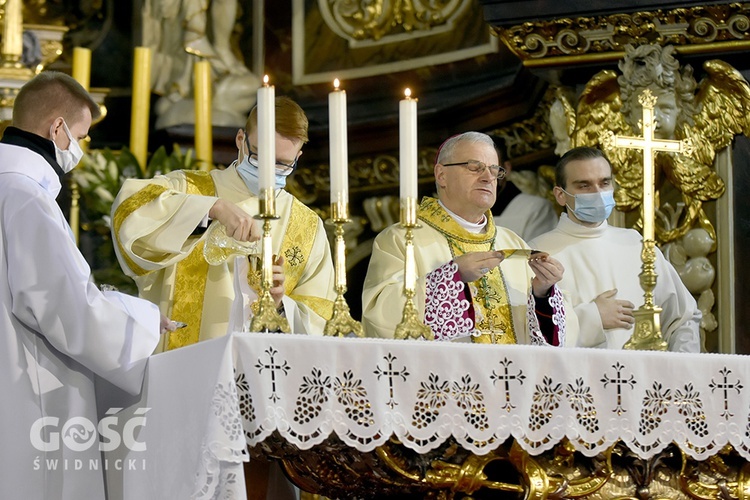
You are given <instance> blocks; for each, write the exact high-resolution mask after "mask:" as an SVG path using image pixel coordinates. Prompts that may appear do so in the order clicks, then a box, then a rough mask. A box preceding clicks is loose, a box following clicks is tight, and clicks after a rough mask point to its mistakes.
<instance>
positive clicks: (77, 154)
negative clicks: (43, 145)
mask: <svg viewBox="0 0 750 500" xmlns="http://www.w3.org/2000/svg"><path fill="white" fill-rule="evenodd" d="M63 130H64V131H65V135H67V136H68V139H69V140H70V145H69V146H68V149H66V150H64V151H63V150H62V149H60V148H59V147H58V146H57V143H56V142H55V141H54V140H53V141H52V144H54V145H55V159H57V164H58V165H60V168H61V169H62V171H63V172H65V173H66V174H67V173H68V172H70V171H71V170H73V169H74V168H76V165H78V162H79V161H81V158H83V150H82V149H81V146H80V145H79V144H78V141H77V140H75V138H74V137H73V134H71V133H70V130H69V129H68V125H67V124H66V123H65V121H64V120H63ZM51 135H52V129H50V136H51Z"/></svg>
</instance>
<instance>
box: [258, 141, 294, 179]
mask: <svg viewBox="0 0 750 500" xmlns="http://www.w3.org/2000/svg"><path fill="white" fill-rule="evenodd" d="M245 143H246V144H247V150H248V151H249V152H250V158H249V160H250V163H251V164H252V165H253V166H254V167H258V153H253V148H251V147H250V141H249V140H248V138H247V135H245ZM295 168H297V158H295V159H294V161H293V162H292V163H284V162H282V161H278V160H276V173H277V174H279V175H289V174H291V173H292V172H293V171H294V169H295Z"/></svg>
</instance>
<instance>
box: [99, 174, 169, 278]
mask: <svg viewBox="0 0 750 500" xmlns="http://www.w3.org/2000/svg"><path fill="white" fill-rule="evenodd" d="M166 190H167V188H165V187H164V186H157V185H155V184H152V185H150V186H146V187H145V188H143V189H141V190H140V191H138V192H137V193H134V194H133V195H132V196H130V197H128V198H127V199H126V200H125V201H123V202H122V203H121V204H120V206H118V207H117V209H116V210H115V213H114V216H113V217H112V228H113V230H114V231H113V232H114V235H115V243H116V244H117V247H118V248H119V249H120V255H122V257H123V259H124V260H125V263H126V264H127V265H128V267H129V268H130V270H131V271H133V272H134V273H135V274H137V275H138V276H143V275H144V274H147V273H148V272H149V271H146V270H145V269H143V268H142V267H141V266H139V265H138V264H136V263H135V262H134V261H133V259H132V258H130V257H129V256H128V253H127V252H126V251H125V248H124V247H123V246H122V243H121V242H120V228H121V227H122V224H123V223H124V222H125V219H127V218H128V217H130V215H131V214H132V213H133V212H135V211H136V210H138V209H139V208H141V207H142V206H143V205H146V204H148V203H151V202H152V201H154V200H155V199H157V198H158V197H159V196H161V194H162V193H163V192H165V191H166Z"/></svg>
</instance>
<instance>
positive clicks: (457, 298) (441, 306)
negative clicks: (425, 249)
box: [424, 261, 474, 340]
mask: <svg viewBox="0 0 750 500" xmlns="http://www.w3.org/2000/svg"><path fill="white" fill-rule="evenodd" d="M425 279H426V296H425V313H424V322H425V324H426V325H427V326H429V327H430V328H432V331H433V332H434V333H435V340H453V339H457V338H459V337H468V336H470V335H471V334H472V333H473V332H474V320H472V318H470V317H469V313H468V311H469V308H470V307H471V302H470V301H469V300H467V299H466V292H465V291H464V289H465V285H464V282H463V281H461V277H460V275H459V273H458V264H456V263H455V262H452V261H451V262H448V263H447V264H444V265H442V266H440V267H438V268H437V269H435V270H434V271H432V272H430V273H429V274H427V276H426V278H425Z"/></svg>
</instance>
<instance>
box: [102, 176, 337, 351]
mask: <svg viewBox="0 0 750 500" xmlns="http://www.w3.org/2000/svg"><path fill="white" fill-rule="evenodd" d="M217 197H218V198H222V199H225V200H227V201H230V202H233V203H235V204H237V206H239V207H240V208H242V209H243V210H245V211H246V212H247V213H249V214H256V213H258V198H257V197H255V196H254V195H252V194H251V193H250V192H249V191H248V189H247V187H246V185H245V183H244V182H243V181H242V179H241V178H240V176H239V175H238V174H237V172H236V170H235V168H234V167H233V166H231V167H229V168H227V169H225V170H213V171H211V172H210V173H206V172H199V171H189V170H186V171H183V170H177V171H173V172H170V173H169V174H167V175H161V176H157V177H155V178H153V179H150V180H143V179H128V180H126V182H125V184H123V187H122V189H121V191H120V193H119V194H118V196H117V198H116V199H115V203H114V205H113V217H112V220H113V224H112V232H113V237H114V240H115V242H116V246H115V250H116V252H117V256H118V259H119V260H120V265H121V266H122V267H123V269H124V270H125V272H126V274H128V275H129V276H131V277H133V279H134V280H135V281H136V284H137V285H138V290H139V293H140V295H141V296H142V297H144V298H147V299H149V300H151V301H152V302H154V303H156V304H157V305H159V308H160V309H161V311H162V313H163V314H165V315H167V316H169V317H170V318H171V319H174V320H176V321H183V322H185V323H187V324H188V326H187V327H186V328H184V329H181V330H177V331H175V332H172V333H171V334H169V335H164V337H165V340H164V341H163V343H162V345H161V346H160V348H159V349H158V350H168V349H174V348H176V347H182V346H185V345H189V344H193V343H195V342H198V341H200V340H206V339H210V338H215V337H219V336H222V335H225V334H226V333H227V329H228V324H229V315H230V311H231V308H232V303H233V301H234V298H235V297H234V294H235V291H234V281H233V280H234V278H233V273H234V259H228V260H227V262H225V263H223V264H221V265H218V266H209V265H208V264H207V263H206V262H205V260H204V258H203V239H204V238H203V235H196V234H195V233H196V231H195V230H196V228H197V227H199V226H200V225H201V224H205V222H206V220H207V216H208V212H209V210H210V209H211V207H212V206H213V204H214V203H215V202H216V200H217ZM276 211H277V215H279V219H278V220H274V221H272V223H271V238H272V240H273V243H272V248H273V253H274V254H275V255H281V256H283V257H284V272H285V283H284V288H285V297H284V299H283V304H284V310H285V314H286V316H287V319H288V320H289V323H290V326H291V327H292V331H293V332H294V333H307V334H314V335H322V333H323V328H324V327H325V322H326V320H327V319H328V318H330V317H331V314H332V310H333V300H334V299H335V291H334V274H333V262H332V260H331V253H330V246H329V244H328V240H327V238H326V234H325V230H324V228H323V221H322V220H320V217H318V216H317V214H316V213H315V212H313V211H312V210H310V209H309V208H307V207H306V206H305V205H303V204H302V203H300V202H299V201H298V200H297V199H296V198H294V196H292V195H291V194H289V193H287V192H286V191H283V190H280V191H278V193H277V198H276ZM247 278H248V283H249V284H250V285H251V286H252V287H253V288H255V289H256V290H257V289H259V287H258V286H257V283H255V282H254V281H253V280H254V279H255V278H254V277H253V276H252V275H251V274H248V277H247Z"/></svg>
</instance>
